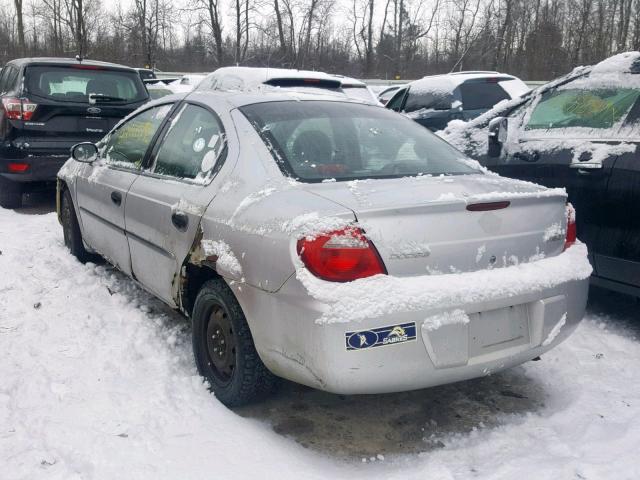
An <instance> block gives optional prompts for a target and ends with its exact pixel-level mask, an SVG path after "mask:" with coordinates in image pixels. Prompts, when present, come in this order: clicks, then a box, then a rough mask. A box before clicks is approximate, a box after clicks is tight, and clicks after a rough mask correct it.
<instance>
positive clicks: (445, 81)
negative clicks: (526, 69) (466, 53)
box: [409, 72, 517, 92]
mask: <svg viewBox="0 0 640 480" xmlns="http://www.w3.org/2000/svg"><path fill="white" fill-rule="evenodd" d="M488 78H491V79H497V80H501V81H502V80H517V77H514V76H513V75H508V74H506V73H499V72H455V73H444V74H441V75H427V76H425V77H422V78H421V79H420V80H415V81H413V82H411V83H409V87H411V88H414V89H415V88H420V89H425V90H431V89H434V90H443V91H448V92H453V91H454V90H455V89H456V88H458V87H459V86H460V85H461V84H463V83H464V82H466V81H468V80H483V79H488Z"/></svg>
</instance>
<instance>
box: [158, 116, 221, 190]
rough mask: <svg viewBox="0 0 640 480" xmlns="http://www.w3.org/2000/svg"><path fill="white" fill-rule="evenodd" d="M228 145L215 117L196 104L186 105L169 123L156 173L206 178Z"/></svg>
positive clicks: (160, 150)
mask: <svg viewBox="0 0 640 480" xmlns="http://www.w3.org/2000/svg"><path fill="white" fill-rule="evenodd" d="M225 147H226V140H225V135H224V130H223V128H222V125H221V123H220V121H219V120H218V119H217V118H216V116H215V115H213V114H212V113H211V112H210V111H208V110H207V109H205V108H202V107H199V106H197V105H190V104H187V105H184V106H183V107H182V108H181V109H180V111H179V112H178V113H177V114H176V116H175V117H174V118H173V119H172V120H171V122H170V126H169V129H168V131H167V133H166V135H165V137H164V139H163V140H162V144H161V145H160V148H159V150H158V153H157V154H156V159H155V164H154V166H153V173H157V174H160V175H169V176H172V177H177V178H187V179H191V180H201V181H204V180H206V179H207V177H208V176H209V174H210V173H211V172H212V171H214V170H216V168H215V167H217V166H219V164H220V162H221V157H222V155H223V154H224V151H225Z"/></svg>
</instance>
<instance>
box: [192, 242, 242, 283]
mask: <svg viewBox="0 0 640 480" xmlns="http://www.w3.org/2000/svg"><path fill="white" fill-rule="evenodd" d="M200 246H201V247H202V251H203V252H204V256H205V257H212V256H215V257H217V260H216V270H217V271H218V273H220V274H221V275H223V276H224V274H225V273H229V274H231V276H234V277H238V276H240V275H242V266H241V265H240V262H239V261H238V259H237V258H236V256H235V255H234V254H233V252H232V251H231V247H229V245H227V244H226V243H225V242H223V241H216V240H202V241H201V242H200Z"/></svg>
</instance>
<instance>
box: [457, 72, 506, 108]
mask: <svg viewBox="0 0 640 480" xmlns="http://www.w3.org/2000/svg"><path fill="white" fill-rule="evenodd" d="M460 94H461V95H462V107H463V108H464V109H465V110H483V109H489V108H493V106H494V105H495V104H496V103H498V102H501V101H502V100H508V99H510V98H511V97H509V94H508V93H507V92H506V91H505V90H504V89H503V88H502V87H501V86H500V84H499V83H498V82H497V81H491V79H487V80H482V81H480V82H478V81H473V82H465V83H463V84H462V85H460Z"/></svg>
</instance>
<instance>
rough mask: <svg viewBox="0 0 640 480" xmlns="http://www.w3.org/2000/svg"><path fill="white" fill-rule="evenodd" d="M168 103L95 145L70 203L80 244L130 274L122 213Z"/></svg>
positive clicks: (118, 129) (129, 123)
mask: <svg viewBox="0 0 640 480" xmlns="http://www.w3.org/2000/svg"><path fill="white" fill-rule="evenodd" d="M171 107H172V104H165V105H159V106H155V107H153V108H149V109H147V110H144V111H143V112H141V113H139V114H137V115H136V116H134V117H132V118H130V119H128V120H127V121H125V122H124V123H123V124H121V125H120V126H119V127H117V128H116V129H115V130H113V131H112V132H111V133H110V134H109V135H107V137H105V139H104V140H103V141H102V142H100V144H99V145H98V146H99V150H100V157H99V159H98V160H97V161H96V162H94V163H93V164H92V165H90V166H89V167H88V168H86V169H85V170H84V174H83V175H82V176H78V178H77V180H76V200H77V203H78V211H79V215H80V221H81V222H82V235H83V238H84V240H85V241H86V242H87V244H89V246H91V248H93V249H94V250H95V251H97V252H98V253H100V254H102V255H103V256H105V257H106V258H107V259H108V260H109V261H110V262H111V263H113V264H114V265H115V266H117V267H118V268H119V269H120V270H122V271H123V272H125V273H127V274H131V261H130V257H129V245H128V242H127V238H126V235H125V229H126V226H125V219H124V209H125V205H126V200H127V192H128V191H129V188H130V187H131V184H132V183H133V182H134V180H135V179H136V178H137V177H138V174H139V173H140V169H141V167H142V164H143V160H144V158H145V155H146V153H147V149H148V148H149V145H150V144H151V141H152V139H153V137H154V135H155V134H156V132H157V130H158V128H159V127H160V125H161V124H162V121H163V120H164V118H165V117H166V116H167V114H168V113H169V111H170V110H171Z"/></svg>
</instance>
